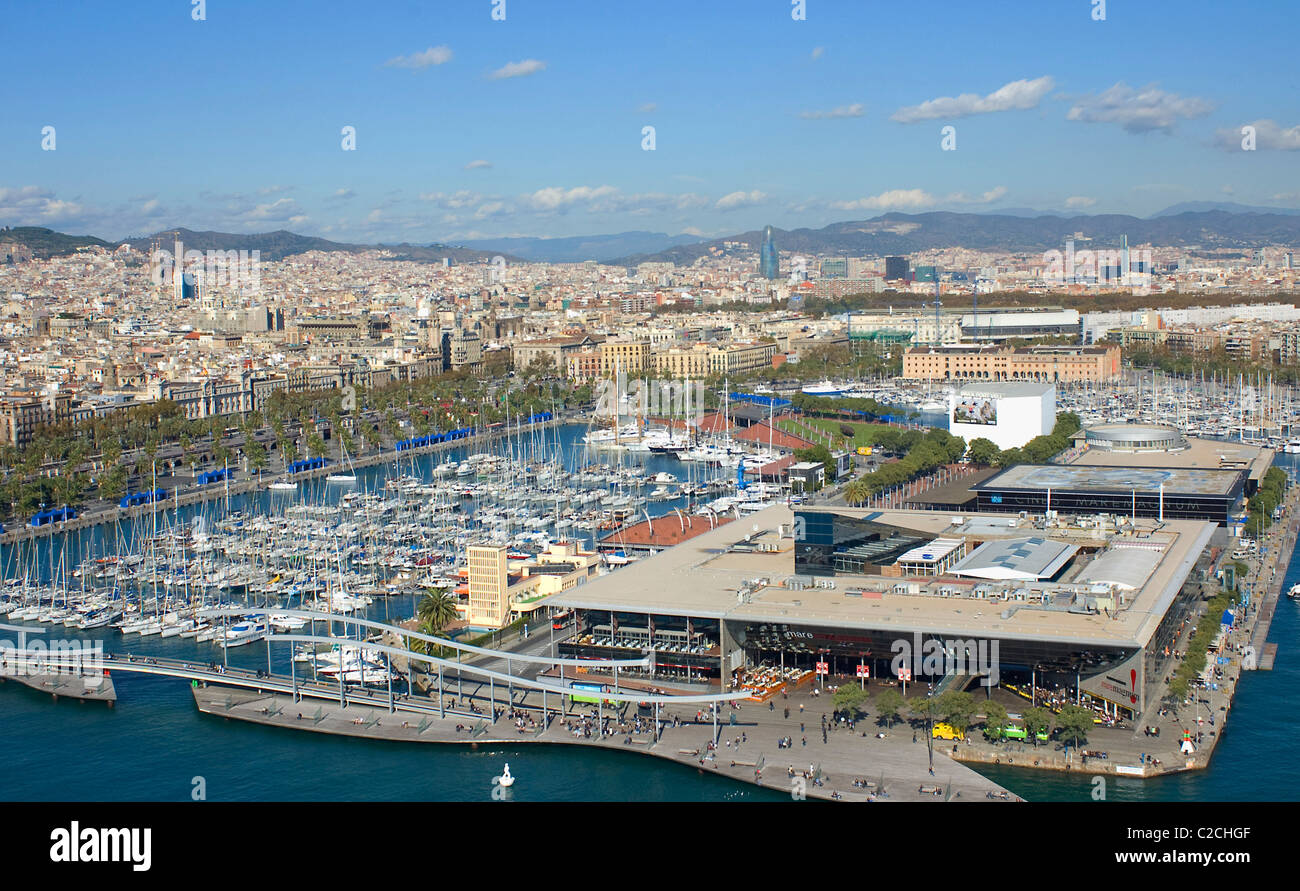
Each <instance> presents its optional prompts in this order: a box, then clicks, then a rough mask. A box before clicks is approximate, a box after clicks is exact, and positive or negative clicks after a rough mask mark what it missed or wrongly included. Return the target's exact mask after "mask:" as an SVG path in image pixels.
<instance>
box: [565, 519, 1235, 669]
mask: <svg viewBox="0 0 1300 891" xmlns="http://www.w3.org/2000/svg"><path fill="white" fill-rule="evenodd" d="M803 510H807V511H809V512H827V513H837V514H842V515H845V516H851V517H856V518H864V519H870V520H873V521H876V522H880V523H886V524H889V525H893V526H897V527H899V528H901V529H904V530H910V531H913V532H915V533H916V535H918V536H929V537H931V538H940V537H944V538H954V537H957V536H965V537H969V538H971V539H973V540H977V541H987V540H990V539H994V538H1024V537H1026V535H1038V536H1041V537H1044V538H1050V539H1052V540H1056V541H1061V542H1065V543H1067V544H1073V545H1077V546H1079V547H1082V548H1092V549H1096V548H1101V547H1104V546H1105V545H1107V543H1108V542H1110V543H1114V542H1129V543H1132V544H1135V545H1140V544H1143V543H1148V542H1153V539H1154V540H1158V543H1159V545H1160V546H1161V551H1160V553H1159V561H1158V563H1157V564H1156V565H1155V566H1154V567H1153V568H1152V569H1151V572H1150V574H1149V576H1148V577H1147V579H1146V580H1145V583H1144V584H1143V585H1142V588H1141V589H1140V590H1139V591H1137V592H1134V593H1133V594H1132V595H1131V600H1130V605H1129V606H1128V607H1127V608H1126V609H1123V610H1121V611H1119V612H1117V613H1114V614H1112V615H1109V616H1108V615H1106V614H1104V613H1097V614H1085V613H1069V612H1065V611H1060V610H1042V609H1028V608H1020V609H1015V608H1012V609H1010V610H1007V607H1013V606H1014V605H1013V604H1003V603H994V602H990V601H986V600H978V599H973V598H960V597H933V596H925V595H916V594H895V593H891V592H888V591H886V592H884V593H882V594H881V595H880V596H872V597H862V596H850V595H849V594H848V593H846V592H848V591H850V590H852V589H855V588H857V587H860V586H863V585H865V584H877V585H878V584H880V582H881V577H880V576H854V575H839V576H835V577H833V582H834V585H835V587H833V588H816V587H803V588H800V589H793V588H786V587H785V586H784V582H785V580H786V579H789V578H791V577H793V576H794V575H795V571H794V542H793V541H792V540H791V538H790V530H791V528H792V526H793V523H794V512H793V511H792V510H791V509H790V508H788V507H786V506H784V505H777V506H773V507H769V508H767V509H765V510H762V511H759V512H758V513H756V514H754V515H752V516H750V517H746V518H745V519H743V520H739V521H737V522H734V523H729V524H727V525H726V526H722V527H719V528H717V529H714V530H711V531H709V532H707V533H705V534H703V535H699V536H697V537H695V538H693V539H691V540H690V541H687V542H684V543H682V544H680V545H677V546H676V547H672V548H669V549H667V550H665V551H662V552H660V553H659V554H657V555H656V556H654V557H650V558H647V559H644V560H640V561H637V562H636V563H632V564H630V565H628V566H626V567H624V568H622V569H618V570H615V571H614V572H611V573H609V574H608V575H605V576H601V577H600V578H596V579H592V580H591V581H589V582H588V583H587V584H585V585H579V586H578V587H576V588H573V589H571V590H569V591H565V592H563V593H561V594H556V595H553V596H552V597H550V598H549V599H548V601H547V603H548V605H551V606H555V607H574V608H577V609H596V610H613V611H616V612H634V613H657V614H662V615H680V616H693V617H698V618H715V619H721V620H725V621H735V622H745V623H773V622H774V623H778V624H804V625H814V626H820V627H837V628H846V629H859V630H873V631H878V630H890V631H897V632H898V633H899V634H900V635H901V634H904V633H906V634H911V633H913V632H923V633H933V634H941V635H950V636H970V637H998V638H1002V639H1007V640H1032V641H1047V642H1052V643H1060V644H1072V645H1083V646H1128V647H1138V646H1142V645H1144V644H1145V643H1146V642H1147V641H1148V640H1149V639H1150V638H1151V636H1152V635H1153V634H1154V633H1155V630H1156V628H1157V626H1158V625H1159V623H1160V620H1161V618H1163V617H1164V615H1165V613H1166V612H1167V611H1168V609H1169V605H1170V604H1171V603H1172V602H1173V599H1174V597H1175V596H1176V595H1177V594H1178V592H1179V590H1181V588H1182V586H1183V584H1184V582H1185V581H1186V579H1187V577H1188V575H1189V574H1190V573H1191V571H1192V568H1193V567H1194V566H1195V565H1196V561H1197V560H1198V559H1199V558H1200V556H1201V554H1202V553H1203V552H1204V550H1205V548H1206V546H1207V545H1208V543H1209V541H1210V538H1211V536H1212V535H1213V534H1214V532H1215V530H1216V528H1217V527H1216V526H1215V524H1213V523H1208V522H1203V521H1200V520H1165V521H1163V522H1158V521H1156V520H1153V519H1143V518H1138V519H1137V520H1136V522H1135V525H1134V527H1133V528H1132V530H1131V531H1126V532H1124V533H1118V534H1117V533H1108V534H1107V535H1105V536H1103V537H1102V538H1100V539H1099V538H1098V537H1097V530H1095V529H1084V528H1076V527H1069V528H1052V529H1050V530H1046V531H1037V530H1033V529H1032V528H1020V527H1016V526H1013V525H1010V523H1014V522H1016V521H1015V520H1014V519H1012V520H1010V521H1009V520H1008V518H1007V517H1006V516H1005V515H963V516H962V517H954V516H953V515H951V514H949V513H947V512H936V511H906V510H892V511H876V510H870V509H865V508H847V507H833V506H826V507H823V506H820V505H819V506H817V507H810V508H804V509H801V511H803ZM954 521H957V522H954ZM778 526H781V527H784V529H785V536H784V537H780V538H778V536H776V534H775V530H776V529H777V527H778ZM738 543H739V544H740V545H741V546H742V547H743V548H744V550H736V549H735V546H736V545H737V544H738ZM760 543H761V546H759V545H760ZM765 548H772V550H766V549H765ZM888 581H890V582H896V581H899V580H898V579H889V580H888ZM923 581H926V582H932V581H933V577H931V578H927V579H924V580H923ZM1033 584H1035V583H1032V582H1031V583H1027V586H1029V587H1032V586H1033ZM742 588H743V589H745V590H744V591H742ZM1004 611H1007V612H1009V615H1008V616H1007V617H1006V618H1003V613H1004Z"/></svg>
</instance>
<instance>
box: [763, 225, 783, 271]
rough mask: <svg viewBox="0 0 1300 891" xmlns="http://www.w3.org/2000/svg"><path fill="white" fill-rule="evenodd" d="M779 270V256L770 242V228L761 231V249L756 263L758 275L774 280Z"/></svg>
mask: <svg viewBox="0 0 1300 891" xmlns="http://www.w3.org/2000/svg"><path fill="white" fill-rule="evenodd" d="M780 268H781V256H780V254H778V253H777V252H776V245H775V244H774V243H773V242H772V227H771V226H768V227H767V228H766V229H764V230H763V248H762V251H761V254H760V257H759V261H758V271H759V274H760V275H762V276H763V278H766V279H775V278H776V277H777V276H778V275H779V271H780Z"/></svg>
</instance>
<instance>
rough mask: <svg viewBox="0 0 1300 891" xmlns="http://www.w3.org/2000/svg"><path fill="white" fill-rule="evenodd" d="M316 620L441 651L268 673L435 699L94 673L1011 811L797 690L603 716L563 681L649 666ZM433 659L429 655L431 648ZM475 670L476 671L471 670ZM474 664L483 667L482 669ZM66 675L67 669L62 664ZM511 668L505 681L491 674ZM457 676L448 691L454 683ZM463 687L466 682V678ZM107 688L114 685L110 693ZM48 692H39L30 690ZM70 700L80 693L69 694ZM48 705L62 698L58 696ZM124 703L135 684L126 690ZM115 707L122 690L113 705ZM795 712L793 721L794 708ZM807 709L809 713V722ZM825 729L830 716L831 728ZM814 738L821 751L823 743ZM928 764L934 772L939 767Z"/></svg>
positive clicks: (425, 738)
mask: <svg viewBox="0 0 1300 891" xmlns="http://www.w3.org/2000/svg"><path fill="white" fill-rule="evenodd" d="M285 612H287V613H288V614H290V615H297V616H300V617H303V618H309V619H315V620H321V619H325V620H329V619H332V620H333V621H335V622H340V621H342V622H346V623H348V624H357V625H358V626H359V627H362V628H366V629H368V630H372V631H381V632H382V635H381V639H391V635H398V636H400V637H403V638H406V639H408V640H412V639H414V640H421V641H424V642H425V643H428V644H434V645H436V646H437V647H438V648H439V649H438V650H436V652H439V653H443V654H449V653H450V652H453V651H454V652H455V654H456V655H455V657H454V658H447V656H446V655H429V654H425V653H420V652H416V651H413V650H411V649H408V648H405V647H396V646H391V645H389V644H386V643H380V642H377V641H376V640H374V639H371V640H364V641H363V640H353V639H348V638H341V637H337V636H327V635H324V634H321V635H317V634H268V636H267V638H266V646H267V653H268V656H267V662H268V665H270V664H271V647H272V645H273V644H282V643H283V644H289V645H291V646H292V645H294V644H297V643H309V644H313V645H316V644H321V645H345V646H357V647H363V648H364V649H365V650H367V651H378V652H382V653H385V654H387V655H388V656H389V658H390V661H391V660H392V659H393V658H395V657H404V658H405V659H407V660H408V665H410V663H413V662H421V663H424V664H425V665H426V666H427V667H426V668H425V669H424V675H425V677H426V679H427V680H428V681H429V682H430V683H432V684H433V686H434V687H435V689H434V690H433V691H430V692H417V691H416V689H415V687H414V685H413V683H412V680H411V675H410V674H408V680H407V684H406V691H405V692H403V691H402V690H401V689H400V687H401V685H400V684H396V685H395V684H394V681H393V677H392V675H391V674H390V675H389V680H388V684H387V687H386V689H385V688H380V687H376V686H359V685H356V684H351V683H345V682H344V680H343V677H342V672H340V674H339V678H338V680H337V681H331V680H328V679H325V680H322V679H320V678H312V677H303V678H299V677H298V675H297V669H296V668H293V667H292V666H293V665H294V663H292V662H290V665H291V672H290V675H289V676H288V677H286V676H284V675H283V674H272V673H270V672H269V671H263V670H261V669H249V668H234V667H229V666H226V665H217V664H215V663H208V664H203V663H196V662H187V661H183V660H177V659H165V658H152V657H150V658H137V657H133V656H129V655H127V656H124V655H121V654H103V656H102V665H100V666H96V669H95V672H92V673H102V674H103V675H104V676H105V677H104V679H105V680H108V679H109V677H110V676H112V675H118V676H121V675H127V674H149V675H160V676H168V677H176V678H181V679H186V680H189V681H190V684H191V687H192V692H193V696H194V700H195V704H196V707H197V708H198V709H199V711H200V712H202V713H204V714H209V715H214V716H218V717H222V718H227V719H231V720H242V721H248V722H252V723H259V724H265V725H269V726H276V727H282V728H288V729H294V730H304V731H309V732H316V733H332V734H336V735H343V736H355V737H365V738H374V739H385V740H390V741H394V742H436V743H446V744H462V745H474V746H478V745H484V744H491V745H501V746H517V745H522V744H529V743H543V744H554V745H577V746H586V747H597V748H605V749H615V750H618V751H627V752H637V753H641V754H648V755H652V756H655V757H659V758H664V759H666V760H670V761H674V762H676V763H678V764H681V765H685V766H688V767H694V768H695V769H697V770H701V771H707V772H709V773H717V774H719V775H721V776H727V777H729V778H731V779H735V780H739V781H742V782H747V783H752V784H755V785H758V786H763V787H765V788H773V789H778V790H780V791H782V792H783V793H789V794H791V795H793V796H794V797H796V798H798V797H808V798H822V799H829V800H848V801H854V800H856V801H871V800H893V801H950V800H966V801H970V800H985V799H990V798H992V799H997V800H1013V799H1015V796H1013V795H1011V794H1010V793H1009V792H1007V791H1006V790H1005V789H1003V788H1002V787H1001V786H998V785H997V784H996V783H994V782H992V781H990V780H988V779H986V778H984V777H983V776H981V775H980V774H978V773H976V772H975V771H973V770H971V769H970V768H968V767H965V766H963V765H961V764H959V763H958V762H957V761H955V760H953V759H952V758H949V757H948V756H947V755H946V754H945V753H943V752H941V751H939V749H938V747H936V748H935V750H934V756H933V757H934V760H933V762H931V761H930V759H929V751H928V747H927V746H926V745H925V744H924V740H922V741H921V744H919V745H918V744H917V743H916V738H915V735H914V734H913V740H912V742H908V741H907V740H906V738H905V734H906V731H907V729H908V728H906V727H904V726H902V725H900V726H899V728H898V730H897V731H896V732H895V731H888V732H886V731H882V730H881V729H880V728H879V727H877V726H876V724H875V723H874V722H870V723H869V722H868V721H866V720H863V721H861V722H859V727H858V728H856V729H848V726H847V725H840V726H835V725H827V729H826V730H825V731H824V732H823V731H822V730H821V727H820V724H819V722H818V721H817V715H818V714H820V712H819V711H818V709H827V710H829V709H830V708H831V706H830V702H829V700H828V699H827V700H825V701H820V700H819V698H818V697H816V696H810V695H809V694H808V693H807V692H800V691H798V690H796V691H794V693H793V694H792V695H790V696H789V698H788V699H783V700H781V705H782V706H784V708H780V709H778V708H777V703H776V702H775V701H774V702H773V703H772V704H771V705H770V706H769V707H767V708H764V707H763V705H762V704H758V703H754V702H752V701H751V700H750V699H749V697H750V694H749V693H748V692H744V691H741V692H731V693H669V692H665V691H661V690H651V689H648V688H637V687H630V688H629V687H627V686H626V685H622V686H620V685H619V684H618V683H617V682H616V683H615V685H614V689H612V690H611V689H609V688H608V687H607V688H606V690H605V691H604V692H601V693H599V694H596V697H597V699H598V701H597V702H596V703H594V704H593V703H589V702H581V703H576V702H574V701H573V700H572V698H571V693H572V691H571V689H570V688H569V687H567V686H565V684H564V672H565V670H566V669H568V670H569V671H575V670H577V669H586V668H591V667H595V668H598V669H600V670H601V671H603V672H612V673H613V676H614V677H616V678H617V677H618V672H619V671H620V669H626V668H635V667H644V666H645V665H646V664H647V662H648V659H631V660H605V661H593V660H585V659H568V658H555V657H548V656H542V655H532V654H526V653H518V652H509V651H493V650H487V649H485V648H482V647H476V646H474V645H471V644H464V643H459V642H457V641H452V640H444V639H441V638H435V637H430V636H428V635H422V634H419V633H417V632H411V631H406V630H404V629H400V628H394V627H392V626H386V625H383V624H382V623H378V622H372V621H370V620H365V619H358V618H346V617H339V616H331V615H330V614H327V613H316V612H312V611H293V610H288V611H285ZM430 649H433V648H432V647H430ZM6 655H7V660H8V664H7V666H6V668H7V670H9V671H11V672H12V671H14V670H20V669H33V670H34V669H35V668H37V667H39V668H40V669H41V670H42V671H44V672H51V671H53V672H55V673H58V672H59V670H60V669H63V670H64V672H65V673H70V672H71V671H72V670H73V669H74V668H80V666H79V665H77V664H75V663H74V659H75V658H76V657H74V656H70V655H66V654H57V653H48V652H40V653H37V652H28V651H19V652H13V651H11V652H9V653H7V654H6ZM467 657H469V658H467ZM476 662H477V663H479V664H476ZM65 663H66V664H65ZM521 663H522V664H525V665H528V664H531V665H540V666H543V667H545V668H547V669H558V670H559V672H560V676H559V679H558V680H557V678H555V677H553V676H551V675H549V674H546V673H542V674H539V675H536V676H532V677H530V676H528V675H526V674H523V673H521V672H519V671H518V670H517V669H516V666H517V665H519V664H521ZM502 664H504V666H505V668H506V670H505V671H500V670H497V669H496V668H493V667H489V666H500V665H502ZM453 674H454V675H455V677H454V678H453V677H452V675H453ZM466 676H469V678H468V679H467V678H466ZM110 683H111V681H110ZM28 686H33V687H35V688H36V689H42V688H41V687H40V686H37V685H35V684H28ZM67 689H76V688H75V685H74V686H72V687H69V688H67ZM47 692H51V693H54V694H55V695H67V694H66V693H63V694H61V693H60V692H59V691H58V690H55V689H48V690H47ZM128 692H129V684H128ZM114 695H116V691H115V693H114ZM787 708H788V709H789V712H787V711H786V709H787ZM805 709H806V712H805ZM823 717H824V716H823ZM818 737H820V739H819V738H818ZM931 764H933V767H931Z"/></svg>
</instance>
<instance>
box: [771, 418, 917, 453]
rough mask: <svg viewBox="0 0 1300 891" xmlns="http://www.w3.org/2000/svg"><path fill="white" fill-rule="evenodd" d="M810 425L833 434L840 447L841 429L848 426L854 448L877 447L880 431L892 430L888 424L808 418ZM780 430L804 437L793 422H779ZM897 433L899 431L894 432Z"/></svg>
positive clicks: (842, 437) (777, 423)
mask: <svg viewBox="0 0 1300 891" xmlns="http://www.w3.org/2000/svg"><path fill="white" fill-rule="evenodd" d="M805 420H806V422H807V423H808V424H810V425H811V426H813V427H817V428H819V429H821V430H825V431H826V432H828V433H830V434H832V435H833V436H834V437H835V445H837V446H838V445H840V444H841V443H842V442H843V440H844V435H843V434H842V433H840V427H841V426H843V425H847V426H849V427H852V428H853V431H854V433H853V442H852V447H853V448H855V449H856V448H857V447H858V446H866V445H875V444H876V442H877V441H878V439H879V431H881V430H892V429H893V428H891V427H890V426H889V425H888V424H868V423H866V422H864V421H836V420H832V419H830V418H806V419H805ZM776 426H777V428H778V429H781V430H785V431H787V432H789V433H793V434H795V435H796V436H801V435H804V434H803V431H801V430H800V429H799V428H798V427H797V426H796V425H795V423H794V422H793V421H791V420H789V419H786V420H783V421H777V422H776ZM894 432H897V431H894Z"/></svg>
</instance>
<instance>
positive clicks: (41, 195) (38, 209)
mask: <svg viewBox="0 0 1300 891" xmlns="http://www.w3.org/2000/svg"><path fill="white" fill-rule="evenodd" d="M83 210H84V208H83V207H82V206H81V205H80V204H79V203H77V202H75V201H64V200H61V199H59V198H55V197H54V193H53V192H51V191H50V190H49V189H42V188H40V187H38V186H23V187H22V188H18V189H6V188H0V217H3V218H5V219H6V220H13V221H14V222H16V223H17V224H18V225H44V224H46V223H52V222H55V221H58V220H65V219H71V218H74V217H77V216H78V215H80V214H81V213H82V212H83Z"/></svg>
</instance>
